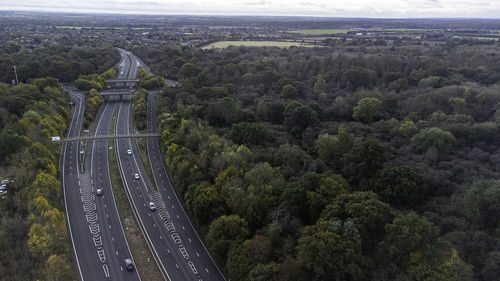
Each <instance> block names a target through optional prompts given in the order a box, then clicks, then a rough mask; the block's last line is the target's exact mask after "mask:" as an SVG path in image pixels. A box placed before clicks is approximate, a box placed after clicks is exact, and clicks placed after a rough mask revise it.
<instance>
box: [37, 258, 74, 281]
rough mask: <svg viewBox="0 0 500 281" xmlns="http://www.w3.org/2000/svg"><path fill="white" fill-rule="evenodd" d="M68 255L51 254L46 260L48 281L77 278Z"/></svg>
mask: <svg viewBox="0 0 500 281" xmlns="http://www.w3.org/2000/svg"><path fill="white" fill-rule="evenodd" d="M68 261H69V259H68V258H67V257H63V256H58V255H51V256H50V257H49V258H48V259H47V261H46V262H45V276H46V280H48V281H61V280H76V276H75V273H74V271H73V268H72V266H71V264H70V263H69V262H68Z"/></svg>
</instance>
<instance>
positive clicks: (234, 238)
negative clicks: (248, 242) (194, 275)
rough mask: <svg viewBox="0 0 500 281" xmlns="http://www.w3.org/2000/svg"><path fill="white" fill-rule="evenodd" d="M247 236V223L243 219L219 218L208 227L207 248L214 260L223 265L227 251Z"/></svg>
mask: <svg viewBox="0 0 500 281" xmlns="http://www.w3.org/2000/svg"><path fill="white" fill-rule="evenodd" d="M249 234H250V231H249V229H248V223H247V222H246V221H245V220H244V219H242V218H240V217H239V216H236V215H231V216H221V217H219V218H217V219H215V220H214V221H212V223H211V224H210V226H209V229H208V233H207V236H206V241H207V246H208V248H209V249H210V253H211V254H212V255H213V256H214V257H215V259H217V260H218V261H219V262H220V263H221V264H225V263H226V257H227V254H228V252H229V250H230V249H232V248H234V247H237V246H238V245H240V244H241V243H242V242H243V241H244V240H245V239H246V238H248V236H249Z"/></svg>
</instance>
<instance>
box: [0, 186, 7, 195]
mask: <svg viewBox="0 0 500 281" xmlns="http://www.w3.org/2000/svg"><path fill="white" fill-rule="evenodd" d="M5 194H7V186H6V185H5V184H2V185H1V186H0V195H5Z"/></svg>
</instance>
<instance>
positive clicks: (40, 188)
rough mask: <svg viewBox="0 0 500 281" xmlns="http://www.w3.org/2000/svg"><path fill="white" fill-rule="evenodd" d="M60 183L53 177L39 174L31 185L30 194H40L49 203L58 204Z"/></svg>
mask: <svg viewBox="0 0 500 281" xmlns="http://www.w3.org/2000/svg"><path fill="white" fill-rule="evenodd" d="M60 187H61V183H60V182H59V181H58V180H57V179H56V178H55V177H54V176H53V175H50V174H48V173H45V172H40V173H39V174H38V175H37V176H36V179H35V181H34V182H33V184H32V191H31V192H30V194H33V195H38V194H41V195H43V196H44V197H45V198H47V199H48V200H49V201H50V202H58V200H59V198H60V197H59V196H60V192H61V191H60Z"/></svg>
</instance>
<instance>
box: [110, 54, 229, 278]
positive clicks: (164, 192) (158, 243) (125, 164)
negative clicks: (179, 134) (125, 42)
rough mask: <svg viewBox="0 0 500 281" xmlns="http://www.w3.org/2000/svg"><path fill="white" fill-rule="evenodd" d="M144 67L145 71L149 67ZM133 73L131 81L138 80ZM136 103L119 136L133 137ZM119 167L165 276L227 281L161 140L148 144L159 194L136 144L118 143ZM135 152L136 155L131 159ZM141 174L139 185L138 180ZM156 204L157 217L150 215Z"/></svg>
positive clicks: (151, 113) (122, 119)
mask: <svg viewBox="0 0 500 281" xmlns="http://www.w3.org/2000/svg"><path fill="white" fill-rule="evenodd" d="M127 54H128V55H129V56H130V58H131V59H132V68H131V70H134V69H136V68H137V67H134V65H141V63H140V62H139V60H138V59H137V57H135V56H134V55H133V54H132V53H127ZM143 66H144V65H143ZM133 75H134V72H133V71H131V72H130V76H129V78H134V77H135V76H133ZM154 107H155V102H154V96H153V98H148V133H149V131H151V132H152V133H156V117H155V110H154ZM131 112H132V109H131V102H130V100H123V101H122V102H121V105H120V110H119V112H118V118H117V121H118V122H117V124H116V134H119V135H124V134H131V133H132V132H133V126H132V114H131ZM115 143H116V147H117V153H118V162H119V166H120V170H121V173H122V179H123V180H124V183H125V188H126V189H127V192H128V194H129V198H130V201H131V203H132V207H133V209H134V211H135V214H136V217H137V219H138V222H139V224H140V225H141V228H142V229H143V231H144V234H145V237H146V239H147V241H148V244H149V245H150V247H151V249H152V252H153V255H154V256H155V258H156V260H157V263H158V265H159V266H160V269H161V270H162V272H163V274H164V276H166V278H167V279H169V280H172V281H177V280H179V281H181V280H205V281H207V280H210V281H212V280H213V281H222V280H225V279H224V276H223V275H222V273H221V272H220V270H219V269H218V267H217V265H216V264H215V262H214V261H213V259H212V258H211V256H210V255H209V253H208V251H207V250H206V248H205V247H204V245H203V243H202V241H201V239H200V237H199V236H198V235H197V233H196V231H195V230H194V227H193V226H192V224H191V223H190V220H189V218H188V216H187V215H186V213H185V211H184V209H183V207H182V204H181V203H180V202H179V200H178V198H177V195H176V193H175V191H174V188H173V186H172V184H171V181H170V178H169V176H168V174H167V170H166V168H165V165H164V162H163V157H162V153H161V151H160V148H159V144H158V138H148V141H147V148H148V152H149V153H148V154H149V157H150V163H149V164H150V165H151V167H152V170H153V176H154V180H155V182H156V186H157V187H158V191H156V190H155V188H154V186H153V183H152V182H151V179H149V176H148V174H147V172H146V169H145V167H144V164H143V163H142V162H141V160H140V157H139V155H138V154H139V148H138V146H137V142H136V140H132V139H117V140H116V141H115ZM128 149H131V150H132V152H133V153H132V154H131V155H129V154H127V150H128ZM136 173H137V174H139V179H136V178H135V177H134V174H136ZM149 202H154V203H155V206H156V208H157V210H156V211H151V210H150V209H149Z"/></svg>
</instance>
